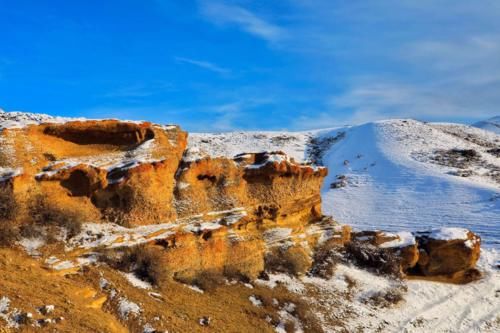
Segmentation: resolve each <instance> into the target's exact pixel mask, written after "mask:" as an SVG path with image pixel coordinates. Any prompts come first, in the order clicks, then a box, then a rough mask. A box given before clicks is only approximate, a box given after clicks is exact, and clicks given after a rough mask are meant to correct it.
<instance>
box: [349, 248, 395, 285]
mask: <svg viewBox="0 0 500 333" xmlns="http://www.w3.org/2000/svg"><path fill="white" fill-rule="evenodd" d="M346 250H347V256H348V258H350V259H351V260H353V261H354V262H355V263H356V264H357V265H359V266H361V267H363V268H367V269H370V270H372V271H375V272H377V273H379V274H385V275H389V276H393V277H400V276H401V268H400V267H401V262H400V259H399V258H397V256H395V255H394V254H393V253H392V252H390V251H389V250H387V249H383V248H379V247H376V246H373V245H371V244H367V243H362V242H351V243H349V244H348V246H347V247H346Z"/></svg>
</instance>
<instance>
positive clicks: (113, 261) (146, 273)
mask: <svg viewBox="0 0 500 333" xmlns="http://www.w3.org/2000/svg"><path fill="white" fill-rule="evenodd" d="M102 258H103V260H104V261H105V262H106V263H108V264H109V265H110V266H111V267H113V268H115V269H118V270H120V271H126V272H130V271H133V272H134V273H135V274H136V275H137V276H138V277H139V278H140V279H141V280H145V281H148V282H150V283H152V284H154V285H160V284H161V283H162V281H165V280H166V279H168V278H169V276H170V275H169V273H168V272H167V271H166V270H165V269H164V268H162V267H161V265H160V264H159V263H161V250H160V249H158V248H153V247H148V246H144V245H139V246H136V247H128V248H123V249H118V250H107V251H104V252H102Z"/></svg>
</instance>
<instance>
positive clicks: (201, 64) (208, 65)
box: [175, 57, 231, 74]
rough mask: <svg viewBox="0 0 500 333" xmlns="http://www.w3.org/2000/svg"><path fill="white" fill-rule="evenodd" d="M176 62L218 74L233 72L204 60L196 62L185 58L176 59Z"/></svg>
mask: <svg viewBox="0 0 500 333" xmlns="http://www.w3.org/2000/svg"><path fill="white" fill-rule="evenodd" d="M175 60H176V61H177V62H180V63H185V64H190V65H194V66H197V67H199V68H203V69H206V70H209V71H212V72H215V73H218V74H229V73H230V72H231V71H230V70H229V69H227V68H223V67H220V66H218V65H216V64H214V63H211V62H208V61H204V60H195V59H190V58H184V57H175Z"/></svg>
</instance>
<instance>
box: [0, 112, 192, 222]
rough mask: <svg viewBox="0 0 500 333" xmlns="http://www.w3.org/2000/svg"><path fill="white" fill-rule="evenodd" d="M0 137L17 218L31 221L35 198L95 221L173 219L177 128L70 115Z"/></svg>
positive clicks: (179, 148) (179, 143) (0, 158)
mask: <svg viewBox="0 0 500 333" xmlns="http://www.w3.org/2000/svg"><path fill="white" fill-rule="evenodd" d="M0 138H1V140H2V142H3V147H2V149H1V154H0V165H2V167H3V168H4V169H6V168H9V169H12V170H18V172H17V173H15V174H13V176H12V177H2V180H3V183H8V182H9V183H11V184H12V187H13V192H14V193H15V196H16V199H17V201H18V205H19V207H20V212H21V213H20V214H19V218H18V219H19V220H20V223H23V220H29V217H30V206H31V203H32V201H33V200H34V198H35V197H44V198H46V200H48V201H50V202H51V203H60V205H63V206H64V208H65V209H69V210H72V211H77V212H80V213H81V215H82V216H83V217H86V218H92V220H93V221H95V220H104V221H109V222H116V223H120V224H123V225H141V224H152V223H161V222H164V221H167V220H175V219H176V218H177V212H176V209H175V207H174V205H173V199H174V194H173V193H174V184H175V174H176V171H177V169H178V165H179V163H180V161H181V158H182V155H183V153H184V150H185V147H186V139H187V134H186V133H185V132H183V131H181V130H180V129H179V127H177V126H158V125H153V124H151V123H147V122H144V123H132V122H120V121H117V120H103V121H70V122H66V123H54V124H41V125H29V126H27V127H23V128H13V129H5V130H3V131H2V133H1V134H0ZM14 176H15V177H14ZM55 205H56V206H57V205H58V204H55Z"/></svg>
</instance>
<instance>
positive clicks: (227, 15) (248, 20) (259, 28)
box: [200, 0, 286, 42]
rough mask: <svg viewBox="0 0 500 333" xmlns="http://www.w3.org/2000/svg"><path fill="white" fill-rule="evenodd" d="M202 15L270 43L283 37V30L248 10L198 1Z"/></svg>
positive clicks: (220, 3) (205, 0)
mask: <svg viewBox="0 0 500 333" xmlns="http://www.w3.org/2000/svg"><path fill="white" fill-rule="evenodd" d="M200 9H201V13H202V15H203V16H204V17H205V18H206V19H208V20H209V21H210V22H213V23H215V24H218V25H235V26H237V27H239V28H240V29H241V30H243V31H245V32H247V33H249V34H252V35H254V36H256V37H259V38H262V39H264V40H267V41H270V42H276V41H278V40H280V39H282V38H284V37H285V35H286V33H285V30H284V29H283V28H281V27H280V26H278V25H276V24H273V23H272V22H270V21H269V20H266V19H264V18H262V17H260V16H258V15H257V14H256V13H254V12H252V11H250V10H249V9H246V8H243V7H241V6H238V5H234V4H231V5H230V4H227V3H223V2H219V1H215V2H214V1H207V0H202V1H200Z"/></svg>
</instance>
